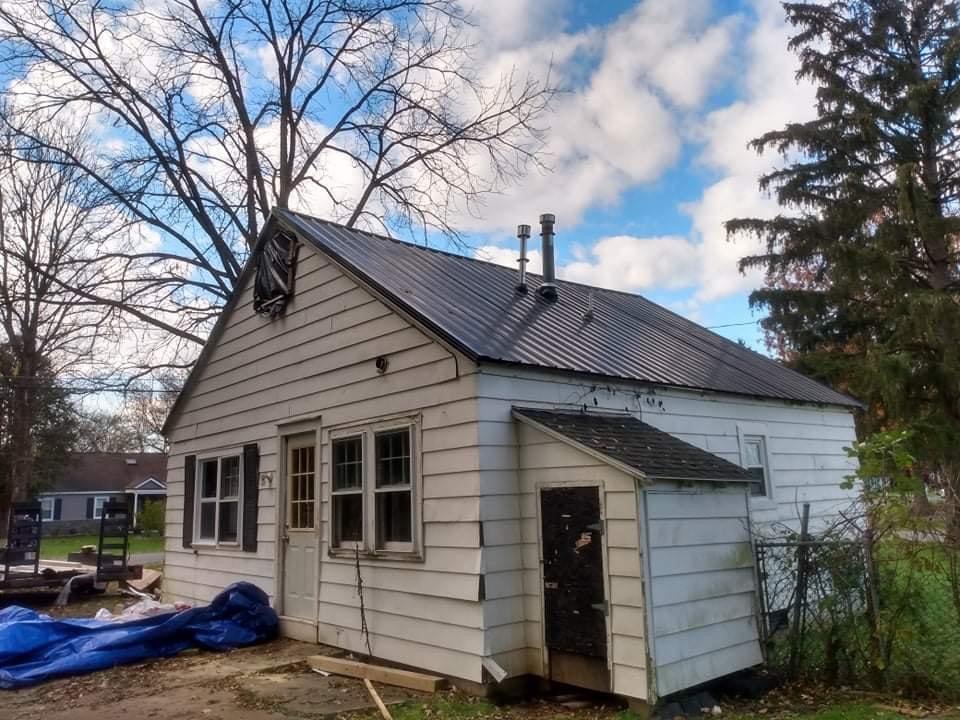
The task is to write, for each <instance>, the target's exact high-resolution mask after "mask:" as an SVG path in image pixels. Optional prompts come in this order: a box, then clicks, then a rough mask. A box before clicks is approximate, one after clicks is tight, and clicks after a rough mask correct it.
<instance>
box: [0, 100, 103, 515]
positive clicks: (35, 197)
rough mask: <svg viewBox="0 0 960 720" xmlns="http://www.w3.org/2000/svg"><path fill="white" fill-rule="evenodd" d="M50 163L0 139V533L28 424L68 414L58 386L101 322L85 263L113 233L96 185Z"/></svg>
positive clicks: (30, 146) (30, 463) (21, 478)
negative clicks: (53, 413) (0, 358)
mask: <svg viewBox="0 0 960 720" xmlns="http://www.w3.org/2000/svg"><path fill="white" fill-rule="evenodd" d="M0 114H2V108H0ZM35 134H36V135H37V136H38V137H40V136H41V135H42V136H43V137H44V138H47V139H48V140H50V141H51V142H52V141H54V140H55V141H56V142H58V143H60V144H62V145H63V146H64V147H68V148H70V151H71V152H72V153H73V154H74V155H76V156H77V157H83V156H84V150H83V146H82V142H81V141H80V140H78V138H77V137H76V136H67V135H56V136H55V134H54V132H53V131H52V130H51V129H50V128H46V129H42V130H38V131H37V133H35ZM50 159H51V153H50V151H49V150H47V149H45V148H43V147H41V146H39V145H37V144H35V143H30V142H26V141H25V140H24V138H23V137H22V136H17V135H15V134H13V133H9V132H8V133H6V134H2V135H0V333H2V336H0V341H2V345H3V346H4V348H5V356H6V361H5V362H4V368H3V392H4V395H5V397H4V398H3V401H4V413H3V423H2V424H3V425H4V428H3V433H2V435H3V438H2V442H3V457H4V462H3V475H4V477H2V478H0V480H2V485H3V488H2V492H0V523H5V521H6V510H7V506H8V504H9V502H10V501H13V500H21V499H24V498H25V497H27V495H28V493H29V491H30V489H31V486H32V484H33V483H34V482H35V481H36V479H37V478H36V472H35V462H36V461H37V452H38V448H37V433H38V432H39V431H38V427H39V425H38V424H39V423H41V422H42V418H43V417H45V416H46V415H49V413H50V407H48V406H49V405H50V404H51V403H53V404H55V405H57V407H59V408H61V410H62V411H63V412H68V411H69V408H67V405H66V404H65V403H64V398H65V397H66V396H65V394H64V391H63V388H62V387H60V385H61V382H62V381H63V379H64V378H65V377H66V376H69V375H70V374H71V373H76V372H79V371H80V370H81V369H83V370H84V371H86V370H87V369H88V365H89V363H90V362H91V357H92V355H93V350H94V348H95V346H96V345H97V344H98V343H99V342H102V340H103V339H104V334H105V331H106V324H105V323H107V321H108V319H109V314H107V313H105V312H104V311H103V308H102V307H101V306H99V305H97V304H93V303H91V301H89V300H88V299H87V298H88V297H90V296H94V295H99V294H101V293H102V292H103V278H102V276H100V275H99V274H98V273H97V272H95V271H94V270H92V269H91V267H90V265H89V264H88V262H87V259H88V257H89V256H90V254H91V253H94V254H95V253H96V250H97V248H99V247H102V238H103V237H104V236H105V235H108V234H109V231H110V230H118V229H120V228H121V227H122V224H121V225H118V224H117V223H116V222H115V214H114V213H113V211H112V210H111V208H110V206H109V205H105V204H104V202H103V201H104V197H103V194H102V192H101V190H100V188H99V187H97V186H96V184H94V183H91V182H90V181H89V179H88V178H87V177H86V176H85V175H84V174H83V173H82V172H80V171H79V170H77V169H76V168H72V167H62V166H59V165H57V164H52V163H51V162H50ZM57 412H58V413H60V414H62V412H61V411H60V410H58V411H57ZM64 442H66V443H68V442H69V438H64ZM65 447H66V446H65Z"/></svg>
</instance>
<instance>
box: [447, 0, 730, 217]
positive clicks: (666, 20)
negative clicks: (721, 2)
mask: <svg viewBox="0 0 960 720" xmlns="http://www.w3.org/2000/svg"><path fill="white" fill-rule="evenodd" d="M559 4H560V6H561V7H562V3H559ZM544 6H546V7H544ZM557 6H558V3H557V2H556V1H555V2H553V3H543V5H542V6H541V5H539V4H536V3H533V2H532V1H530V0H524V2H520V3H517V4H511V3H508V2H507V1H506V0H497V1H496V2H494V3H491V4H489V5H488V4H486V3H484V4H482V5H480V6H478V9H477V10H475V19H476V20H477V21H478V24H479V28H478V30H479V32H480V37H481V38H482V42H483V44H484V46H485V47H487V46H488V47H492V48H496V49H498V52H494V53H492V54H490V55H489V56H488V57H487V58H486V69H485V71H484V74H485V75H486V76H487V77H490V78H495V77H499V76H500V75H502V74H503V73H505V72H507V71H508V70H509V69H510V68H512V67H517V68H519V69H521V70H523V71H528V72H531V73H533V74H534V75H536V74H542V73H545V72H546V70H547V68H551V72H552V74H553V79H554V81H555V82H557V83H558V84H559V85H560V86H561V87H562V88H563V89H564V90H565V92H564V93H562V94H561V95H560V96H559V97H558V98H557V100H556V102H555V105H554V108H553V113H552V114H551V116H550V118H549V124H550V128H549V132H548V134H547V137H546V147H545V151H544V153H543V159H544V163H545V164H546V165H547V166H549V168H550V170H551V172H539V171H538V170H537V169H532V171H531V172H530V173H529V174H528V175H527V176H526V177H525V178H523V180H522V181H521V182H520V183H519V184H518V185H517V186H515V187H508V188H504V190H503V192H502V193H501V194H499V195H495V196H493V197H490V198H488V199H487V202H486V204H485V207H484V209H483V212H482V213H481V217H479V218H475V217H469V216H466V217H464V218H463V220H462V226H463V227H464V229H467V230H473V231H478V232H491V231H493V232H496V231H505V230H508V229H510V228H512V227H513V226H514V225H515V224H516V223H517V222H518V221H521V219H522V218H523V217H533V216H535V215H536V214H537V213H539V212H543V211H549V210H553V211H558V210H560V209H562V212H563V217H564V223H565V224H566V225H567V226H568V227H569V226H571V225H574V224H576V223H577V222H579V221H580V219H581V217H582V216H583V214H584V213H585V212H586V211H587V210H588V209H589V208H592V207H597V206H610V205H613V204H615V203H617V202H618V201H619V199H620V198H621V196H622V194H623V193H624V192H625V191H626V190H628V189H630V188H632V187H635V186H638V185H642V184H644V183H649V182H652V181H654V180H656V179H657V178H658V177H660V175H661V174H662V173H663V172H664V170H666V169H667V168H668V167H670V165H672V164H673V163H674V162H675V161H676V159H677V158H678V157H679V153H680V150H681V147H682V143H683V136H682V132H681V128H682V126H683V124H684V123H683V122H681V121H680V120H678V114H679V115H681V116H682V115H685V114H686V113H689V112H692V111H693V110H695V109H696V108H698V107H700V106H701V104H702V103H703V102H704V100H705V98H706V96H707V94H708V91H709V89H710V88H711V87H712V85H713V84H714V82H715V80H716V79H717V78H718V77H719V76H720V75H721V73H723V72H724V69H723V68H724V63H723V62H722V59H723V58H724V57H725V56H726V55H727V54H728V52H729V50H730V46H731V43H732V39H733V33H734V30H735V28H736V26H737V24H738V20H737V19H736V18H729V19H725V20H722V21H719V22H716V21H714V20H713V19H712V15H711V13H712V7H711V3H710V2H709V0H689V1H687V2H683V3H676V2H673V1H672V0H645V1H644V2H641V3H639V4H638V5H637V6H635V7H634V8H632V9H631V10H629V11H628V12H626V13H625V14H624V15H623V16H621V17H620V18H618V19H617V20H616V21H614V22H613V23H612V24H611V25H610V26H608V27H606V28H586V29H583V30H581V31H579V32H576V33H572V32H562V31H560V30H559V29H558V27H557V26H558V22H557V21H556V20H555V19H554V18H555V17H556V7H557ZM561 26H562V24H561ZM522 39H526V42H523V43H521V40H522ZM503 48H507V49H506V50H504V49H503Z"/></svg>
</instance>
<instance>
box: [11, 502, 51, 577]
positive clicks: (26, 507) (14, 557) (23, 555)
mask: <svg viewBox="0 0 960 720" xmlns="http://www.w3.org/2000/svg"><path fill="white" fill-rule="evenodd" d="M42 518H43V513H42V509H41V505H40V503H39V502H35V501H34V502H15V503H13V505H11V507H10V522H9V523H8V525H7V548H6V550H5V552H4V554H3V579H4V580H9V579H10V569H11V568H13V567H23V566H25V565H32V566H33V571H32V573H31V574H32V575H38V574H39V573H40V527H41V523H42Z"/></svg>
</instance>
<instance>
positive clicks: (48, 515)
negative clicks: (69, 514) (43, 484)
mask: <svg viewBox="0 0 960 720" xmlns="http://www.w3.org/2000/svg"><path fill="white" fill-rule="evenodd" d="M55 507H56V499H55V498H52V497H44V498H40V519H41V520H43V521H44V522H47V521H50V520H53V516H54V508H55Z"/></svg>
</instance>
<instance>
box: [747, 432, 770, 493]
mask: <svg viewBox="0 0 960 720" xmlns="http://www.w3.org/2000/svg"><path fill="white" fill-rule="evenodd" d="M740 454H741V459H742V464H743V467H744V468H746V470H747V474H749V475H750V477H751V482H750V494H751V495H753V496H755V497H768V496H769V494H770V471H769V469H768V468H767V443H766V439H765V438H764V437H763V435H744V436H743V439H742V444H741V448H740Z"/></svg>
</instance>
